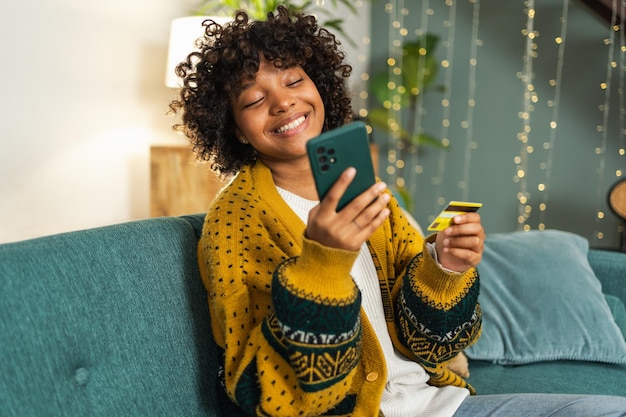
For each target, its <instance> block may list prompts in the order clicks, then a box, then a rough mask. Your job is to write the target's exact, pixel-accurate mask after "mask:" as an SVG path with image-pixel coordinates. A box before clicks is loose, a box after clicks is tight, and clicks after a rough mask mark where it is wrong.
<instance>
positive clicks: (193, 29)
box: [165, 16, 231, 88]
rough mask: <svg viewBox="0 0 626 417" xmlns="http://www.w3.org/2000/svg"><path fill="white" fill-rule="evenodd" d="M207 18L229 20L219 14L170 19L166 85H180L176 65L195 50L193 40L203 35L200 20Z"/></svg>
mask: <svg viewBox="0 0 626 417" xmlns="http://www.w3.org/2000/svg"><path fill="white" fill-rule="evenodd" d="M207 19H211V20H214V21H216V22H217V23H219V24H220V25H222V24H224V23H226V22H228V21H229V20H231V19H229V18H227V17H221V16H185V17H179V18H177V19H174V20H173V21H172V23H171V25H170V41H169V47H168V50H167V68H166V72H165V85H166V86H167V87H172V88H180V87H182V80H181V79H180V78H179V77H178V76H177V75H176V71H175V69H176V66H177V65H178V64H180V63H181V62H182V61H184V60H185V59H186V58H187V56H188V55H189V54H190V53H191V52H193V51H195V50H197V48H196V45H195V42H196V40H197V39H198V38H200V37H202V36H203V35H204V26H202V22H204V21H205V20H207Z"/></svg>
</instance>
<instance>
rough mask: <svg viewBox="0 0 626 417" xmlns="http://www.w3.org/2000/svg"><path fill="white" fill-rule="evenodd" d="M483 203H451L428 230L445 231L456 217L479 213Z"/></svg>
mask: <svg viewBox="0 0 626 417" xmlns="http://www.w3.org/2000/svg"><path fill="white" fill-rule="evenodd" d="M482 206H483V204H482V203H470V202H468V201H450V202H449V203H448V205H447V206H446V208H444V209H443V210H441V213H439V215H438V216H437V218H436V219H435V220H434V221H433V222H432V223H431V224H430V226H428V230H437V231H439V230H443V229H445V228H446V227H448V226H450V225H451V224H452V220H453V219H454V216H457V215H459V214H465V213H472V212H474V211H478V209H479V208H481V207H482Z"/></svg>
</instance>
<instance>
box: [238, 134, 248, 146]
mask: <svg viewBox="0 0 626 417" xmlns="http://www.w3.org/2000/svg"><path fill="white" fill-rule="evenodd" d="M239 141H240V142H241V143H243V144H244V145H247V144H248V139H246V137H245V136H240V137H239Z"/></svg>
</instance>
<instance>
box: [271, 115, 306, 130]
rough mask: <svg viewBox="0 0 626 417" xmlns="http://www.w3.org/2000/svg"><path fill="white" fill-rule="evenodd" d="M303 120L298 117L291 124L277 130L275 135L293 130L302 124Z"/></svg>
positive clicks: (303, 118) (302, 117)
mask: <svg viewBox="0 0 626 417" xmlns="http://www.w3.org/2000/svg"><path fill="white" fill-rule="evenodd" d="M305 119H306V118H305V117H304V116H300V117H298V118H297V119H296V120H294V121H293V122H291V123H289V124H287V125H285V126H283V127H281V128H280V129H277V130H276V132H277V133H284V132H286V131H288V130H293V129H295V128H296V127H298V126H300V125H301V124H302V123H304V120H305Z"/></svg>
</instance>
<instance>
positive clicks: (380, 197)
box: [305, 168, 391, 251]
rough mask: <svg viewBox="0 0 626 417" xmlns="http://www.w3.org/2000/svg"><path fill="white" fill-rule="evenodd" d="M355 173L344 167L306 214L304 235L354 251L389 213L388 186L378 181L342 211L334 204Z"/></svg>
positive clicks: (338, 247)
mask: <svg viewBox="0 0 626 417" xmlns="http://www.w3.org/2000/svg"><path fill="white" fill-rule="evenodd" d="M355 175H356V170H355V169H354V168H348V169H346V170H345V171H344V172H343V173H342V174H341V175H340V176H339V179H337V181H336V182H335V183H334V184H333V186H332V187H331V188H330V190H329V191H328V193H327V194H326V196H325V197H324V199H323V200H322V201H321V202H320V204H318V205H317V206H315V207H314V208H313V209H312V210H311V211H310V213H309V220H308V224H307V228H306V232H305V235H306V237H307V238H309V239H311V240H315V241H317V242H318V243H320V244H322V245H324V246H329V247H333V248H337V249H344V250H351V251H356V250H359V249H360V248H361V245H363V243H364V242H365V241H366V240H367V239H368V238H369V237H370V236H371V235H372V233H374V231H375V230H376V229H377V228H378V227H379V226H380V225H381V224H382V223H383V222H384V221H385V219H386V218H387V217H388V216H389V209H388V208H387V203H389V200H390V198H391V197H390V195H389V193H386V192H385V190H386V189H387V185H386V184H385V183H383V182H377V183H376V184H374V185H372V186H371V187H370V188H368V189H367V190H365V191H364V192H363V193H361V194H360V195H359V196H358V197H356V198H355V199H354V200H352V201H351V202H350V203H348V204H347V205H346V206H345V207H344V208H343V209H342V210H341V211H337V204H338V203H339V200H340V198H341V196H342V195H343V194H344V193H345V191H346V190H347V189H348V186H349V185H350V183H351V182H352V180H353V179H354V177H355Z"/></svg>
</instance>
